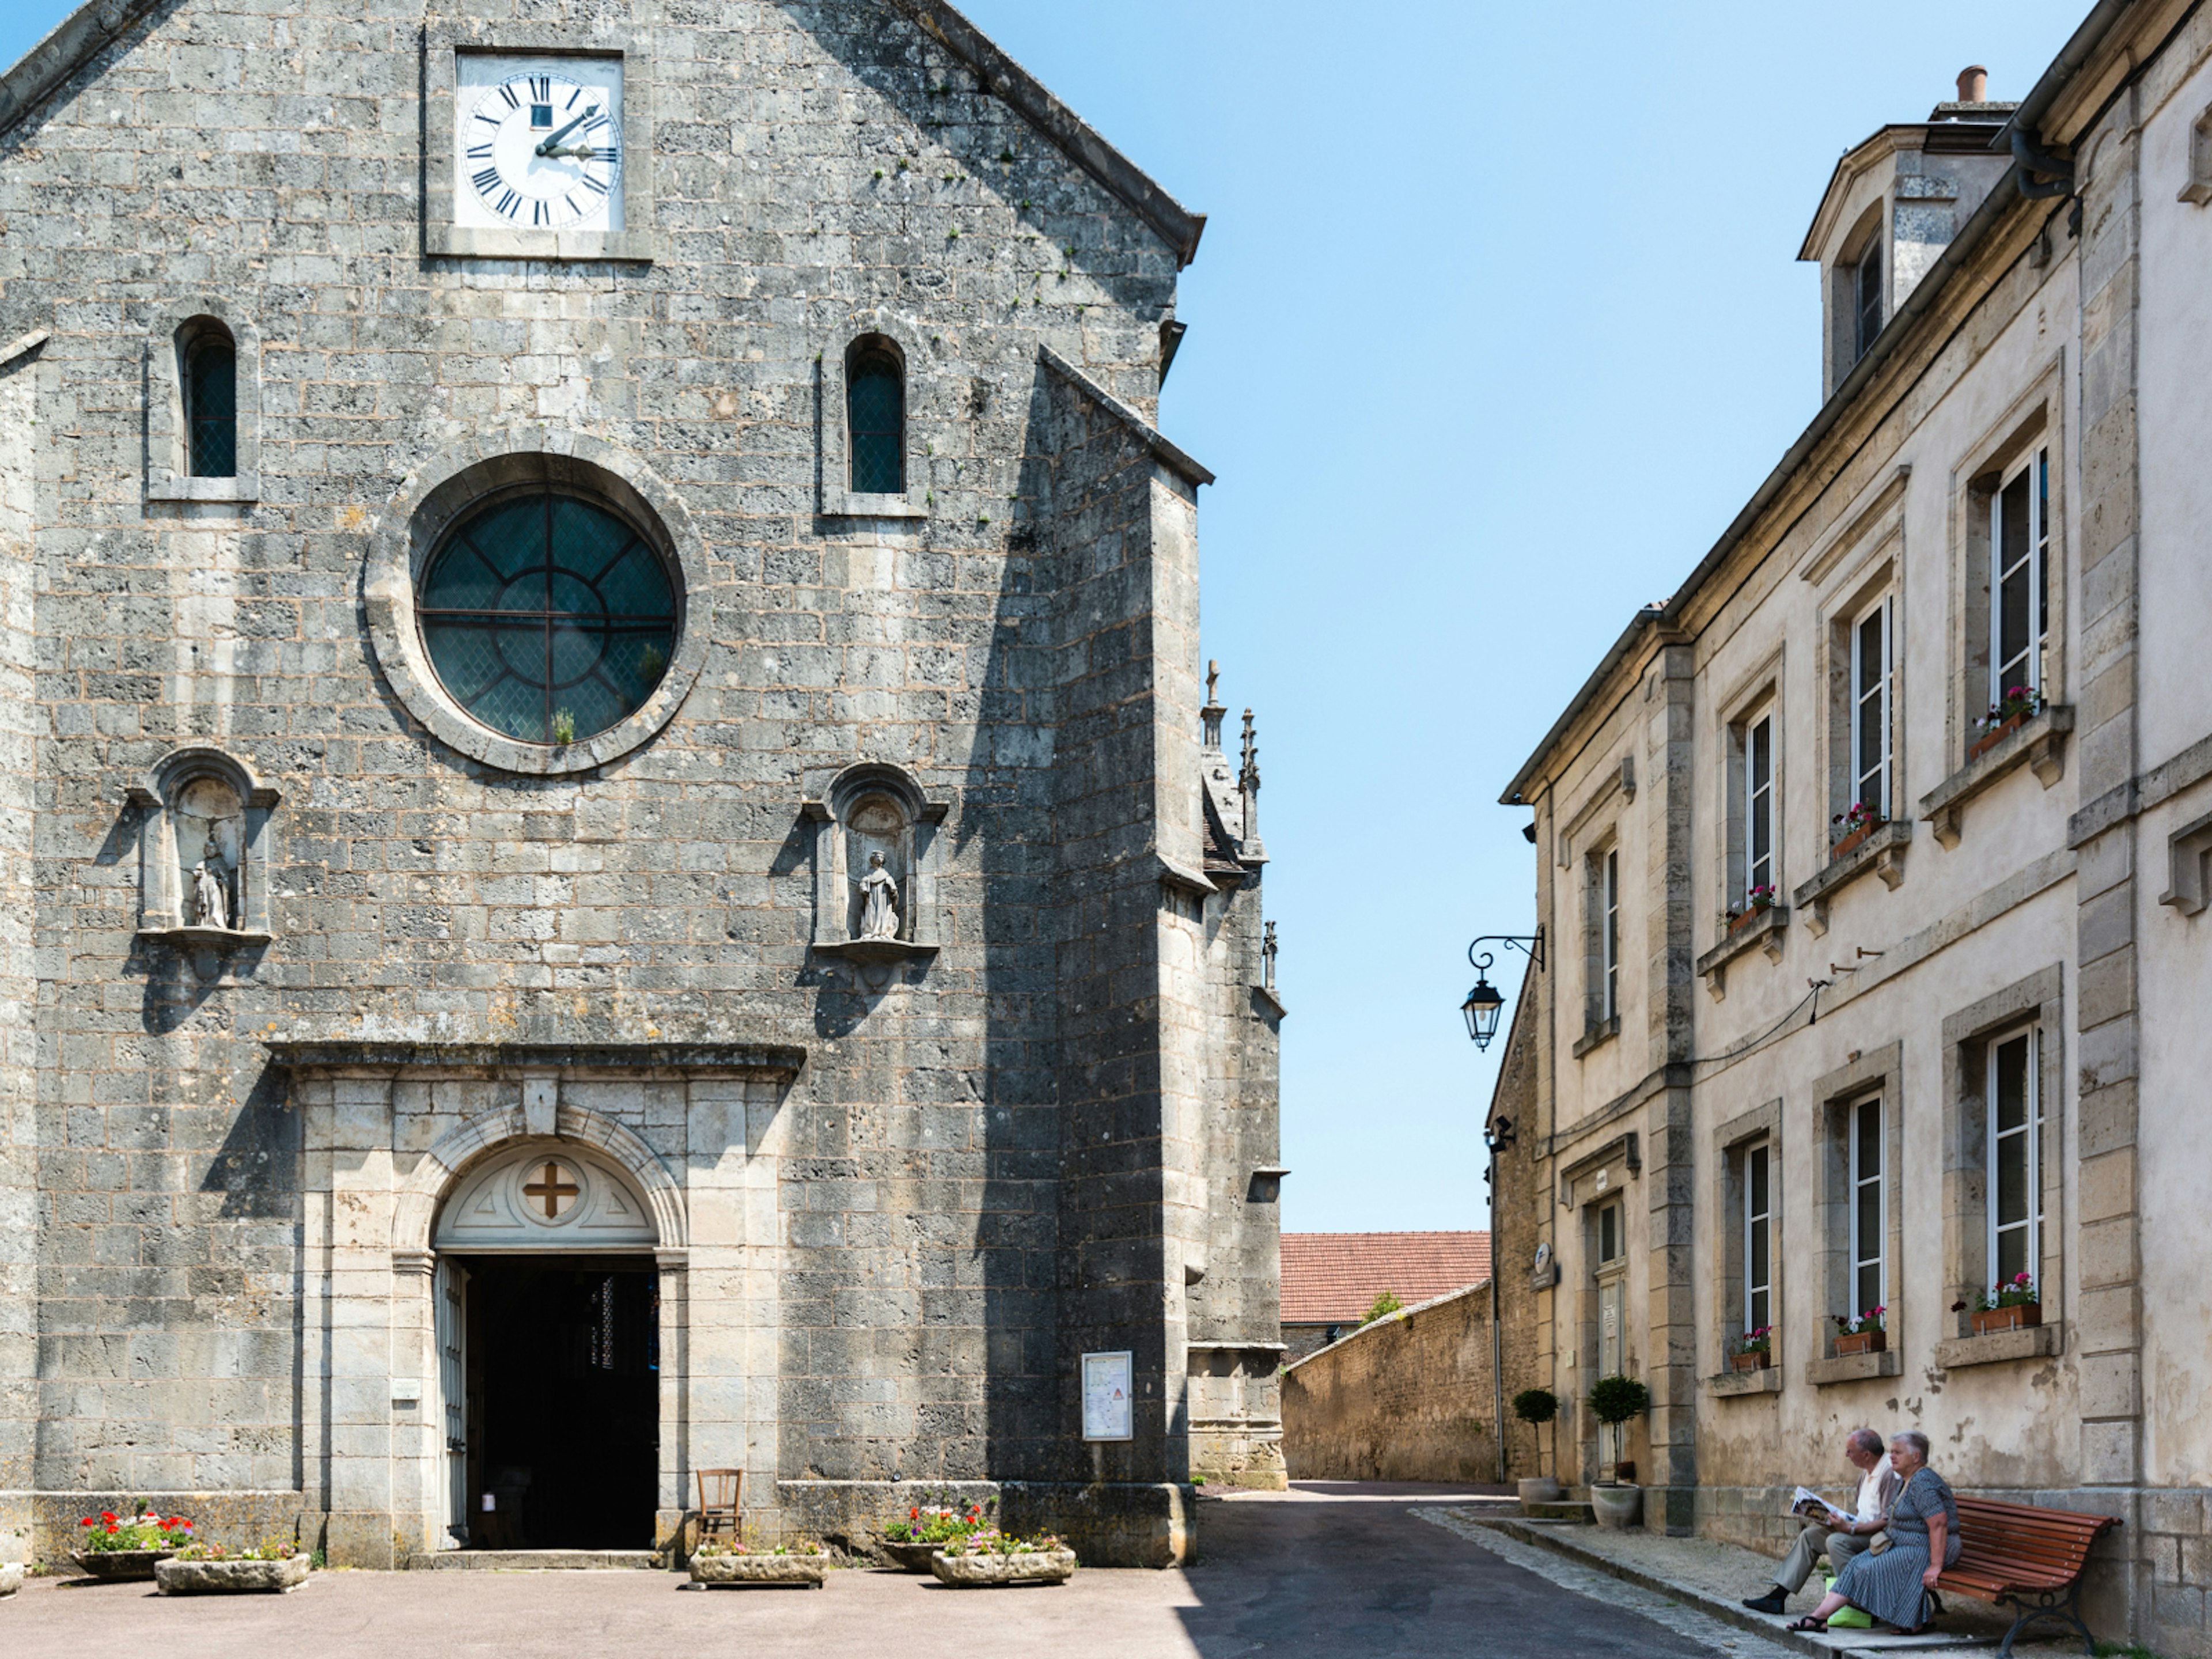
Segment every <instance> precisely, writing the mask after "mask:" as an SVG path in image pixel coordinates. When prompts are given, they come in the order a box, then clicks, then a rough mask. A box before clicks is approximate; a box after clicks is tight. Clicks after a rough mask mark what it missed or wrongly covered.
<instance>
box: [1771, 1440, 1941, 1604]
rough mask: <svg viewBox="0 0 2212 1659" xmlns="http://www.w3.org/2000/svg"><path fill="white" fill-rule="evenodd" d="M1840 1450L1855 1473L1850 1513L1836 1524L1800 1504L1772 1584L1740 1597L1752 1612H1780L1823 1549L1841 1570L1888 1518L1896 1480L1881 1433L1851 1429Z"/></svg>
mask: <svg viewBox="0 0 2212 1659" xmlns="http://www.w3.org/2000/svg"><path fill="white" fill-rule="evenodd" d="M1844 1458H1845V1459H1846V1460H1847V1461H1848V1462H1850V1466H1851V1467H1852V1468H1854V1469H1856V1470H1857V1471H1858V1476H1859V1494H1858V1501H1857V1504H1855V1505H1854V1506H1853V1507H1854V1510H1855V1512H1854V1514H1853V1516H1852V1517H1851V1519H1850V1521H1848V1522H1843V1523H1841V1524H1838V1522H1837V1521H1836V1518H1835V1516H1833V1515H1832V1514H1829V1513H1826V1512H1824V1511H1820V1510H1814V1509H1813V1508H1812V1507H1811V1505H1809V1504H1808V1505H1805V1506H1804V1507H1803V1508H1802V1509H1801V1510H1799V1511H1798V1513H1800V1514H1803V1515H1806V1516H1808V1519H1807V1521H1806V1522H1805V1530H1804V1531H1802V1532H1801V1533H1799V1534H1797V1541H1796V1543H1795V1544H1793V1545H1791V1546H1790V1553H1789V1554H1788V1555H1786V1556H1784V1558H1783V1559H1782V1565H1781V1567H1780V1569H1779V1570H1778V1571H1777V1572H1776V1573H1775V1575H1774V1588H1773V1589H1770V1590H1769V1591H1767V1592H1766V1594H1765V1595H1754V1596H1747V1597H1746V1598H1745V1600H1744V1606H1746V1607H1749V1608H1750V1609H1751V1610H1752V1611H1753V1612H1754V1613H1780V1612H1781V1611H1782V1610H1783V1607H1784V1604H1785V1603H1786V1602H1787V1601H1789V1599H1790V1596H1792V1595H1795V1594H1796V1592H1797V1591H1798V1590H1800V1589H1803V1588H1804V1584H1805V1580H1806V1579H1807V1578H1808V1577H1809V1576H1810V1575H1811V1573H1812V1571H1813V1563H1814V1561H1815V1560H1816V1559H1819V1558H1820V1556H1822V1555H1826V1557H1827V1558H1828V1562H1829V1565H1831V1566H1832V1567H1834V1568H1835V1570H1836V1571H1838V1572H1841V1571H1843V1570H1844V1563H1846V1562H1848V1561H1849V1560H1850V1559H1851V1557H1853V1556H1854V1555H1857V1553H1859V1552H1860V1551H1862V1550H1863V1549H1865V1548H1866V1547H1868V1546H1869V1545H1870V1544H1872V1543H1873V1542H1874V1541H1875V1536H1876V1535H1877V1534H1880V1533H1881V1529H1882V1528H1884V1527H1885V1526H1887V1525H1888V1524H1889V1512H1890V1510H1891V1508H1892V1507H1893V1505H1894V1504H1896V1502H1897V1492H1898V1488H1899V1486H1900V1485H1901V1484H1902V1483H1901V1482H1900V1481H1899V1480H1898V1478H1897V1472H1896V1471H1895V1470H1894V1469H1893V1468H1890V1466H1889V1456H1888V1454H1887V1452H1886V1451H1884V1450H1883V1449H1882V1443H1881V1436H1880V1435H1878V1434H1876V1433H1875V1431H1873V1430H1872V1429H1853V1430H1852V1431H1851V1432H1850V1437H1848V1438H1847V1439H1846V1440H1845V1441H1844Z"/></svg>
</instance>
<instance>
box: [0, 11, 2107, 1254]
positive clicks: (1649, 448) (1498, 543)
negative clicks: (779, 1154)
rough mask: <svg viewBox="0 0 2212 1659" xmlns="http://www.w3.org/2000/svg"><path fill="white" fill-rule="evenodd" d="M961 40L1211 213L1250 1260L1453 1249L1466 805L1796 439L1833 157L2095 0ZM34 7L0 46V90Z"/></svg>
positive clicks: (1008, 20) (1459, 1163)
mask: <svg viewBox="0 0 2212 1659" xmlns="http://www.w3.org/2000/svg"><path fill="white" fill-rule="evenodd" d="M185 3H187V4H189V3H191V0H185ZM963 3H964V4H965V7H966V9H967V11H968V13H969V16H971V17H972V18H974V19H975V21H976V22H977V23H978V24H979V25H981V27H984V28H985V29H987V30H988V31H989V32H991V33H993V34H994V36H995V37H996V38H997V39H998V40H999V42H1000V44H1001V45H1002V46H1005V47H1006V49H1007V50H1008V51H1009V52H1012V54H1013V55H1014V56H1015V57H1016V58H1019V59H1020V60H1021V61H1022V62H1023V63H1024V64H1027V65H1028V66H1029V67H1030V69H1031V70H1035V71H1036V73H1037V74H1038V75H1040V76H1042V77H1043V79H1044V80H1045V82H1047V83H1048V85H1050V86H1051V87H1052V88H1054V90H1055V91H1056V92H1058V93H1059V94H1060V96H1061V97H1062V98H1064V99H1065V100H1067V102H1068V103H1070V104H1071V105H1073V106H1074V107H1075V108H1076V109H1077V110H1079V111H1080V112H1082V113H1083V114H1084V115H1085V117H1086V118H1089V119H1090V120H1091V122H1092V123H1093V124H1094V125H1096V126H1097V127H1098V128H1099V130H1100V131H1103V133H1105V134H1106V136H1107V137H1109V139H1111V140H1112V141H1113V142H1114V143H1116V144H1117V145H1119V146H1120V147H1121V149H1123V150H1125V151H1126V152H1127V154H1128V155H1131V156H1132V157H1133V158H1134V160H1135V161H1137V162H1138V164H1139V166H1141V167H1145V168H1146V170H1147V171H1149V172H1150V173H1152V175H1153V176H1154V177H1156V178H1157V179H1159V180H1160V181H1161V183H1162V184H1164V185H1165V186H1166V187H1167V188H1168V189H1169V190H1170V191H1172V192H1173V193H1174V194H1175V195H1176V196H1177V197H1180V198H1181V199H1182V201H1183V202H1184V203H1185V204H1187V205H1188V206H1190V207H1192V208H1194V209H1196V210H1199V211H1201V212H1204V213H1206V214H1208V215H1210V216H1211V222H1210V223H1209V224H1208V226H1207V228H1206V240H1205V242H1204V244H1203V246H1201V248H1200V252H1199V257H1198V261H1197V263H1196V264H1194V266H1193V267H1192V268H1191V269H1190V270H1188V271H1187V272H1186V273H1185V274H1184V278H1183V288H1182V304H1181V309H1180V313H1179V314H1180V315H1181V316H1182V319H1183V320H1184V321H1185V322H1187V323H1188V325H1190V333H1189V335H1188V338H1187V339H1186V340H1185V341H1184V343H1183V347H1182V356H1180V357H1179V358H1178V359H1177V360H1176V368H1175V374H1174V376H1173V378H1172V379H1171V380H1170V382H1169V385H1168V389H1167V393H1166V396H1165V398H1164V407H1163V411H1162V423H1163V425H1164V427H1165V428H1166V429H1167V431H1168V432H1169V434H1170V435H1171V436H1172V437H1174V438H1175V440H1176V441H1177V442H1178V443H1180V444H1182V446H1183V447H1185V448H1187V449H1188V450H1189V451H1190V452H1191V453H1193V454H1194V455H1196V456H1197V457H1198V458H1199V459H1200V460H1202V461H1204V462H1205V463H1206V465H1208V466H1210V467H1212V468H1213V469H1214V470H1215V471H1217V472H1218V473H1219V474H1220V477H1221V482H1220V483H1218V485H1215V486H1214V487H1213V488H1212V489H1210V490H1208V491H1207V492H1206V493H1205V495H1203V496H1202V497H1201V512H1200V526H1201V534H1202V538H1203V546H1204V557H1205V567H1206V572H1205V580H1206V596H1205V605H1206V628H1205V651H1206V655H1208V656H1212V657H1218V658H1219V659H1221V664H1222V694H1223V700H1224V701H1225V702H1228V703H1229V704H1230V705H1231V710H1232V714H1231V720H1232V722H1233V720H1234V719H1235V713H1236V712H1237V711H1241V710H1242V709H1243V708H1244V707H1245V706H1246V705H1248V704H1249V705H1250V706H1251V707H1252V708H1254V709H1255V711H1256V713H1257V715H1258V719H1259V726H1260V739H1261V770H1262V773H1263V775H1264V777H1265V780H1266V787H1265V789H1264V791H1263V793H1262V829H1263V830H1264V832H1265V834H1266V836H1267V847H1268V851H1269V852H1270V853H1271V854H1273V859H1274V863H1273V866H1271V867H1270V869H1269V872H1268V875H1267V894H1268V897H1267V902H1268V909H1269V913H1270V914H1271V915H1273V917H1274V918H1275V919H1276V921H1278V923H1279V932H1280V933H1281V937H1282V945H1283V955H1282V959H1281V983H1282V994H1283V998H1284V1000H1285V1003H1286V1004H1287V1005H1288V1006H1289V1008H1290V1018H1288V1019H1287V1020H1286V1021H1285V1023H1284V1028H1283V1151H1284V1162H1285V1163H1286V1164H1290V1165H1291V1168H1292V1170H1293V1171H1294V1173H1293V1174H1292V1176H1291V1178H1290V1180H1289V1181H1287V1182H1285V1183H1284V1196H1283V1219H1284V1225H1285V1226H1286V1227H1288V1228H1292V1229H1296V1230H1299V1231H1313V1230H1322V1229H1331V1230H1334V1229H1342V1230H1366V1229H1385V1228H1430V1227H1464V1226H1480V1225H1484V1218H1485V1199H1484V1194H1483V1188H1482V1182H1481V1169H1482V1146H1481V1139H1480V1121H1481V1116H1482V1109H1483V1106H1484V1103H1486V1101H1487V1099H1488V1097H1489V1091H1490V1086H1491V1082H1492V1076H1493V1073H1494V1070H1495V1067H1496V1065H1497V1060H1498V1049H1499V1048H1502V1046H1503V1045H1502V1044H1501V1045H1498V1047H1493V1048H1492V1050H1491V1052H1490V1053H1489V1054H1487V1055H1478V1054H1476V1053H1475V1051H1474V1045H1473V1044H1471V1043H1470V1042H1468V1040H1467V1037H1466V1035H1465V1030H1464V1028H1463V1026H1462V1024H1461V1022H1460V1017H1459V1012H1458V1004H1459V1000H1460V998H1461V997H1462V995H1464V994H1465V993H1466V990H1467V987H1468V985H1469V984H1470V983H1471V982H1472V979H1471V975H1470V974H1469V972H1468V969H1467V966H1466V963H1465V957H1464V951H1465V949H1466V945H1467V941H1468V939H1469V938H1470V937H1472V936H1473V935H1474V934H1475V933H1492V932H1520V931H1524V930H1526V929H1527V927H1528V926H1529V925H1530V923H1531V921H1532V920H1533V893H1534V849H1533V848H1530V847H1529V846H1528V843H1527V842H1524V841H1523V840H1522V837H1521V826H1522V823H1524V822H1525V821H1526V820H1527V817H1528V815H1527V813H1525V812H1520V811H1506V810H1505V809H1504V808H1502V807H1499V806H1498V805H1496V804H1495V803H1496V801H1497V798H1498V793H1499V792H1500V790H1501V789H1502V787H1504V783H1505V781H1507V779H1509V778H1510V776H1511V775H1512V774H1513V772H1514V770H1515V769H1516V767H1517V766H1518V765H1519V763H1521V761H1522V759H1524V758H1525V757H1527V755H1528V750H1530V749H1531V748H1532V747H1533V746H1534V743H1535V741H1536V739H1537V738H1539V737H1541V735H1542V733H1543V732H1544V730H1545V728H1546V727H1547V726H1549V725H1550V723H1551V721H1552V720H1553V717H1554V715H1555V714H1557V713H1558V711H1559V708H1560V707H1561V706H1562V704H1563V703H1564V702H1565V699H1566V698H1567V697H1568V696H1571V694H1572V692H1573V691H1574V689H1575V688H1576V686H1577V685H1578V684H1581V682H1582V680H1583V678H1584V676H1585V675H1586V674H1587V673H1588V672H1589V669H1590V668H1591V667H1592V666H1593V665H1595V662H1596V660H1597V659H1598V657H1599V655H1600V654H1601V653H1602V652H1603V650H1604V648H1605V647H1606V645H1607V643H1608V642H1609V641H1611V640H1612V639H1613V636H1614V635H1617V634H1618V633H1619V632H1620V629H1621V627H1622V626H1623V625H1624V624H1625V623H1626V621H1627V620H1628V617H1629V616H1630V614H1631V613H1632V611H1634V610H1635V609H1636V607H1637V606H1638V605H1639V604H1641V603H1643V602H1644V601H1645V600H1647V599H1656V598H1660V597H1662V596H1663V595H1665V594H1666V593H1668V592H1670V591H1671V590H1672V589H1673V587H1674V585H1675V583H1676V582H1677V581H1678V580H1680V578H1681V576H1682V575H1683V574H1685V573H1686V572H1687V571H1688V570H1689V568H1691V567H1692V565H1693V564H1695V563H1696V562H1697V560H1698V558H1699V556H1700V555H1701V554H1703V553H1704V551H1705V550H1706V549H1707V548H1708V547H1709V546H1711V544H1712V542H1713V541H1714V539H1715V538H1717V536H1718V535H1719V533H1720V532H1721V531H1722V529H1723V528H1724V527H1725V526H1726V525H1727V523H1728V521H1729V520H1730V519H1731V518H1732V517H1734V515H1735V512H1736V510H1737V508H1739V507H1741V505H1742V504H1743V502H1744V501H1745V500H1746V499H1747V498H1748V496H1749V495H1750V494H1751V492H1752V490H1753V489H1754V488H1756V486H1757V485H1758V483H1759V480H1760V479H1761V478H1762V477H1765V474H1766V472H1767V471H1769V470H1770V469H1771V467H1772V465H1773V464H1774V463H1775V461H1776V460H1777V459H1779V458H1780V456H1781V454H1782V452H1783V451H1784V449H1785V448H1786V447H1788V445H1789V443H1790V440H1791V439H1793V438H1794V437H1796V435H1797V433H1798V432H1799V431H1800V430H1801V429H1802V427H1803V425H1804V423H1805V422H1807V421H1808V419H1810V418H1811V416H1812V415H1813V412H1814V409H1815V408H1816V407H1817V406H1818V404H1819V400H1820V369H1819V341H1820V326H1819V319H1818V314H1817V312H1816V309H1815V297H1814V276H1813V273H1812V272H1811V270H1809V269H1808V268H1807V267H1803V266H1800V265H1798V264H1795V263H1794V262H1793V257H1792V256H1794V255H1795V253H1796V251H1797V246H1798V244H1799V242H1800V240H1802V237H1803V234H1804V231H1805V227H1806V225H1807V223H1808V222H1809V220H1810V219H1811V217H1812V214H1813V210H1814V206H1815V205H1816V204H1817V203H1818V200H1819V197H1820V191H1821V189H1822V187H1823V185H1825V184H1826V180H1827V178H1828V174H1829V172H1830V170H1831V169H1832V167H1833V166H1834V164H1835V161H1836V158H1837V156H1838V155H1839V154H1840V153H1841V152H1842V151H1843V150H1844V149H1845V148H1846V147H1847V146H1849V145H1850V144H1852V143H1857V141H1858V140H1860V139H1861V138H1863V137H1866V136H1867V135H1868V134H1869V133H1870V132H1871V131H1874V130H1875V128H1876V127H1878V126H1880V125H1881V124H1882V123H1884V122H1886V121H1910V120H1917V119H1920V118H1923V117H1924V116H1925V115H1926V114H1927V112H1928V111H1929V107H1930V106H1932V105H1934V104H1935V103H1936V101H1937V100H1940V99H1942V98H1947V97H1949V96H1951V95H1952V84H1953V78H1954V76H1955V75H1956V74H1957V72H1958V70H1960V68H1962V67H1963V66H1965V65H1966V64H1970V63H1976V62H1978V63H1982V64H1987V65H1988V67H1989V70H1990V95H1991V96H1992V97H2000V98H2016V97H2018V96H2019V95H2020V94H2022V93H2023V92H2025V91H2026V90H2027V88H2028V87H2029V86H2030V85H2031V84H2032V83H2033V81H2034V79H2035V77H2036V76H2038V75H2039V73H2040V72H2041V71H2042V69H2043V67H2044V65H2045V64H2048V63H2049V62H2050V60H2051V58H2052V57H2053V56H2054V55H2055V54H2056V53H2057V50H2058V48H2059V47H2060V46H2062V45H2063V43H2064V41H2065V39H2066V37H2067V35H2068V34H2069V33H2070V32H2071V31H2072V30H2073V28H2074V27H2075V25H2076V24H2077V23H2078V22H2079V21H2080V20H2081V17H2082V16H2084V15H2087V11H2088V9H2089V0H1933V3H1929V0H1921V3H1915V4H1910V5H1908V4H1900V3H1894V0H1873V3H1864V4H1861V5H1860V6H1858V7H1857V9H1854V10H1853V11H1852V12H1851V13H1850V17H1849V21H1848V23H1846V22H1845V21H1844V20H1843V18H1842V17H1841V15H1839V14H1838V13H1836V12H1834V11H1833V10H1832V9H1826V8H1821V7H1816V6H1804V5H1777V4H1774V3H1772V0H1765V3H1736V4H1721V3H1707V4H1687V3H1685V4H1655V3H1649V0H1645V3H1635V4H1629V3H1613V4H1602V3H1601V4H1596V5H1583V6H1556V5H1525V4H1524V5H1511V6H1509V5H1503V4H1486V5H1470V4H1468V3H1467V0H1399V3H1397V4H1395V5H1392V6H1382V7H1374V8H1353V9H1347V8H1346V7H1344V6H1342V5H1340V4H1328V5H1324V4H1321V3H1317V0H1112V3H1085V4H1071V3H1066V0H1054V3H1050V4H1040V3H1038V0H963ZM66 9H67V8H66V7H65V6H64V5H62V4H59V3H57V0H13V3H11V4H9V5H8V6H6V7H4V8H0V12H4V15H0V60H5V61H12V60H13V59H14V58H16V57H18V56H20V55H21V53H22V52H24V51H25V50H27V48H28V47H29V46H31V44H32V43H33V41H34V40H36V38H37V37H38V36H39V35H40V34H41V33H44V32H45V31H46V29H48V28H50V27H52V25H53V24H54V22H56V21H58V20H59V19H60V18H61V17H62V16H63V15H64V13H65V11H66ZM1355 14H1356V15H1355ZM1519 960H1520V959H1519V958H1518V957H1513V958H1511V959H1510V966H1511V967H1512V968H1513V969H1515V970H1516V971H1517V969H1518V964H1519ZM1500 982H1501V983H1506V981H1500ZM1509 988H1510V986H1509Z"/></svg>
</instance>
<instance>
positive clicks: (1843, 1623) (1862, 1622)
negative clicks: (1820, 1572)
mask: <svg viewBox="0 0 2212 1659" xmlns="http://www.w3.org/2000/svg"><path fill="white" fill-rule="evenodd" d="M1823 1582H1824V1583H1826V1585H1827V1586H1828V1593H1829V1594H1830V1595H1833V1594H1835V1589H1836V1581H1835V1580H1834V1579H1832V1578H1829V1579H1826V1580H1824V1581H1823ZM1828 1628H1829V1629H1830V1630H1872V1629H1873V1628H1874V1615H1873V1614H1872V1613H1861V1612H1860V1611H1859V1610H1858V1609H1857V1607H1838V1608H1837V1609H1836V1610H1835V1611H1834V1612H1833V1613H1830V1614H1829V1615H1828Z"/></svg>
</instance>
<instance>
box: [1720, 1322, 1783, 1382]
mask: <svg viewBox="0 0 2212 1659" xmlns="http://www.w3.org/2000/svg"><path fill="white" fill-rule="evenodd" d="M1773 1363H1774V1327H1773V1326H1771V1325H1761V1326H1759V1327H1758V1328H1755V1329H1753V1330H1748V1331H1746V1332H1745V1333H1744V1334H1742V1335H1741V1337H1739V1338H1738V1339H1737V1340H1735V1342H1734V1343H1732V1344H1730V1345H1729V1370H1737V1371H1763V1370H1765V1369H1766V1368H1767V1367H1768V1366H1769V1365H1771V1364H1773Z"/></svg>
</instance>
